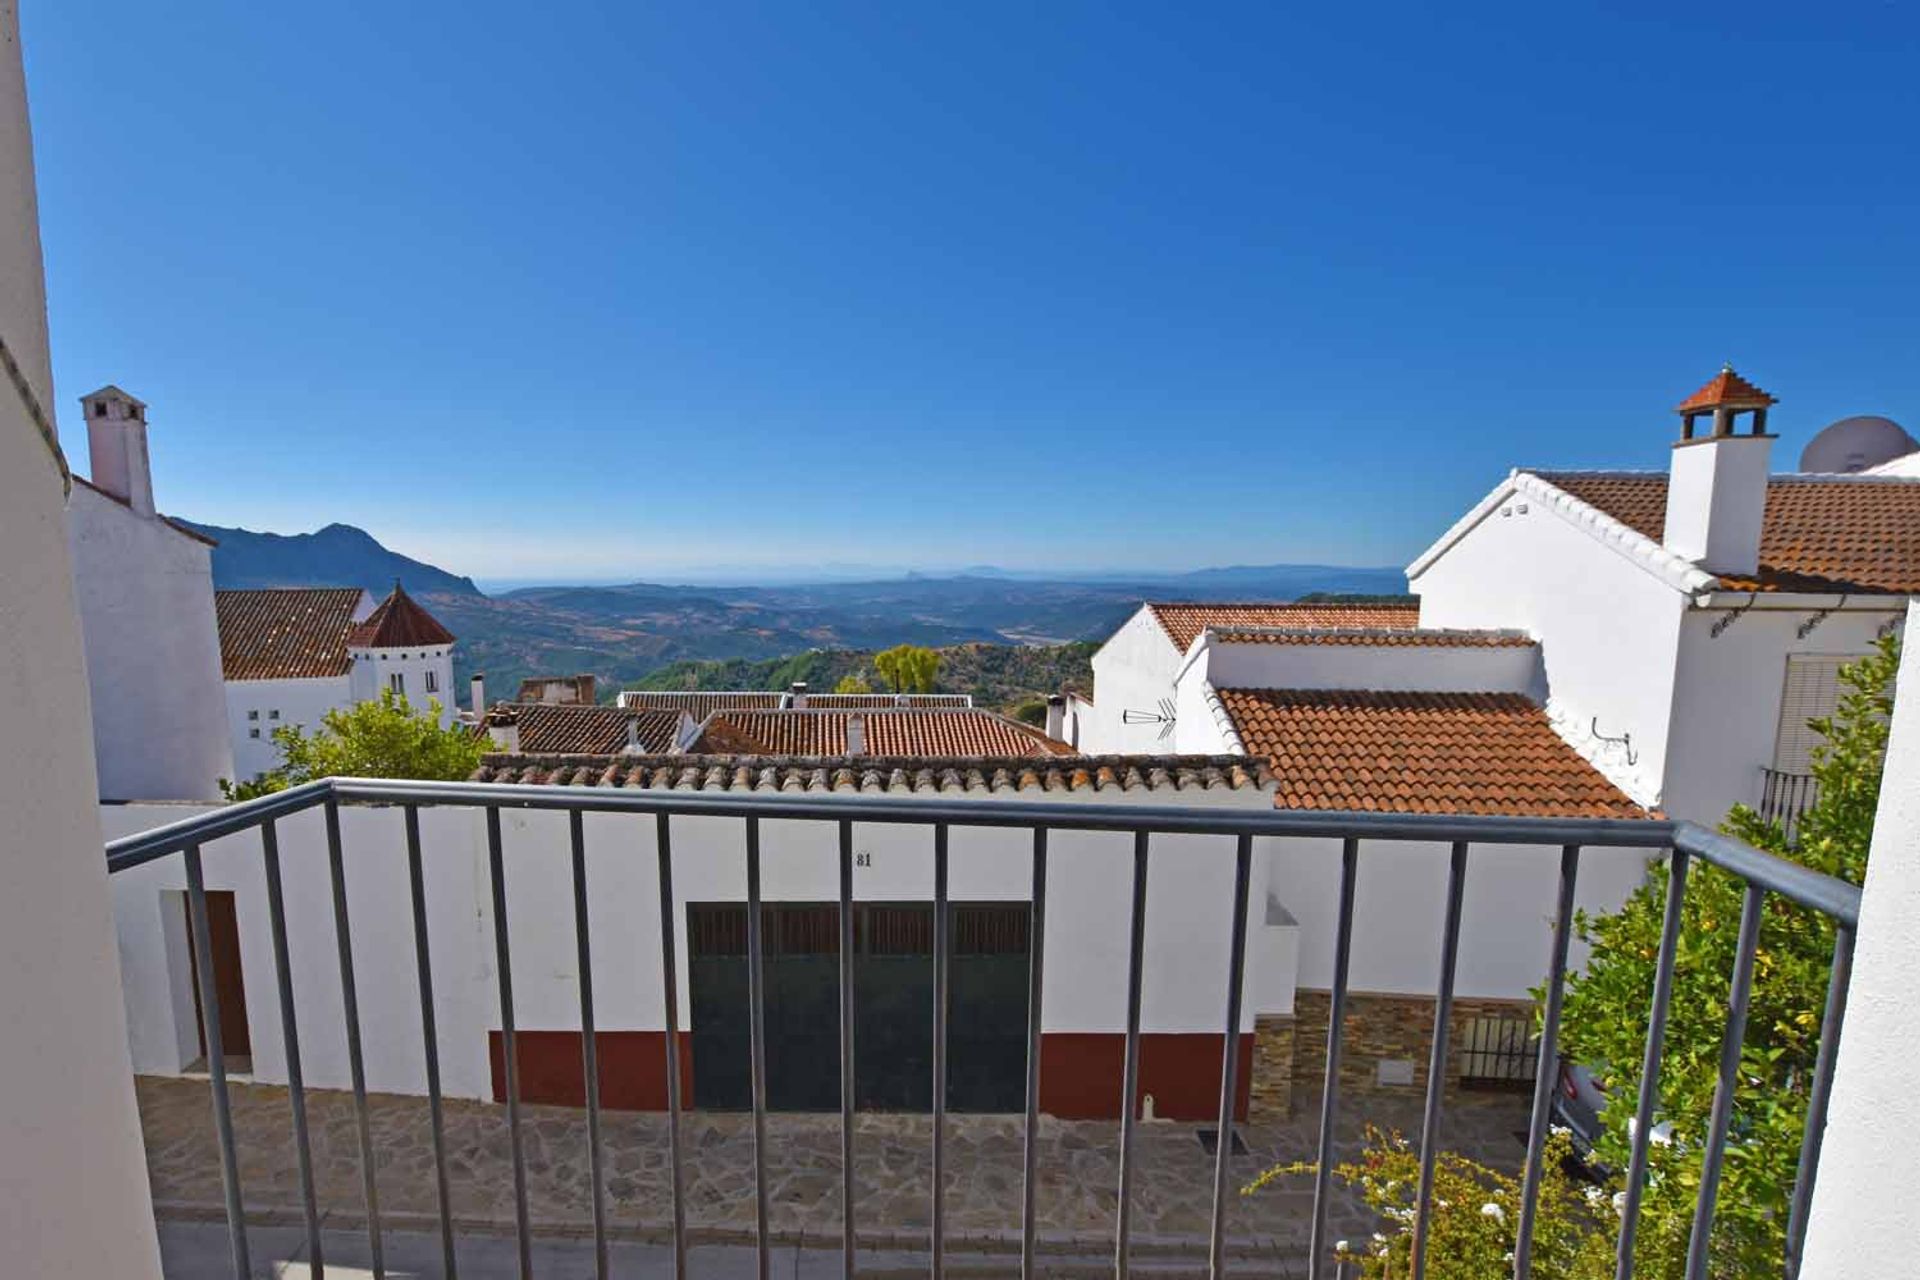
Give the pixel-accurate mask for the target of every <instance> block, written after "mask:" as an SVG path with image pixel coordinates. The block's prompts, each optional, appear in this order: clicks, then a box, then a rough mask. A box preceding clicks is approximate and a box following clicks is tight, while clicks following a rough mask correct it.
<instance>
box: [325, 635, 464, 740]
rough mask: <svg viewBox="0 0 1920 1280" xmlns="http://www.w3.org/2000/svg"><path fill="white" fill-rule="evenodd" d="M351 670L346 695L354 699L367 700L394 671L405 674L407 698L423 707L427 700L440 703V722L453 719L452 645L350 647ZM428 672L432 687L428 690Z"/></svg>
mask: <svg viewBox="0 0 1920 1280" xmlns="http://www.w3.org/2000/svg"><path fill="white" fill-rule="evenodd" d="M348 652H349V653H350V654H351V655H352V657H353V669H352V671H351V673H350V678H351V684H352V687H351V690H350V695H349V696H350V697H351V699H352V701H354V702H370V701H372V700H373V699H375V698H378V697H379V696H380V692H381V690H383V689H385V688H386V687H387V677H388V676H390V675H393V674H395V673H396V672H397V673H399V674H400V675H402V676H405V677H406V696H407V701H408V702H410V703H412V704H413V705H414V706H415V707H419V708H423V709H424V708H425V707H426V705H427V702H428V700H429V699H432V700H436V701H438V702H439V703H440V725H441V727H442V728H445V727H446V726H447V725H449V724H451V723H452V722H453V713H454V708H455V704H456V702H457V699H456V698H455V696H454V695H455V691H454V688H453V646H452V645H438V646H435V647H433V648H426V649H418V648H416V649H350V650H349V651H348ZM429 675H431V676H432V678H433V680H432V683H433V684H434V688H432V689H429V688H428V687H427V685H428V676H429Z"/></svg>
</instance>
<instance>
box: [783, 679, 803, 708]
mask: <svg viewBox="0 0 1920 1280" xmlns="http://www.w3.org/2000/svg"><path fill="white" fill-rule="evenodd" d="M787 705H788V706H789V707H791V708H792V709H793V710H795V711H805V710H806V709H807V682H806V681H805V680H795V681H794V682H793V687H792V688H791V689H790V690H788V692H787Z"/></svg>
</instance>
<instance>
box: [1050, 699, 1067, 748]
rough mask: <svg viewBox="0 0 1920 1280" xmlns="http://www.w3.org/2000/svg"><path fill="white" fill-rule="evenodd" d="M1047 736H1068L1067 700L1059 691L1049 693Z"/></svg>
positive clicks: (1062, 737)
mask: <svg viewBox="0 0 1920 1280" xmlns="http://www.w3.org/2000/svg"><path fill="white" fill-rule="evenodd" d="M1047 736H1048V737H1049V738H1061V739H1064V738H1065V737H1066V736H1067V700H1066V698H1065V697H1064V696H1063V695H1061V694H1058V693H1050V694H1048V695H1047Z"/></svg>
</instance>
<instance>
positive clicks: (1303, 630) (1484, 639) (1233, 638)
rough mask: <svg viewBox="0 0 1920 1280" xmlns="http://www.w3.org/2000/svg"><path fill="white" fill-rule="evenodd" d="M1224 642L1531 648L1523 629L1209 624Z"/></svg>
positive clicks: (1415, 647) (1400, 646)
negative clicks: (1484, 629) (1411, 628)
mask: <svg viewBox="0 0 1920 1280" xmlns="http://www.w3.org/2000/svg"><path fill="white" fill-rule="evenodd" d="M1207 630H1209V631H1211V632H1213V637H1214V639H1215V640H1217V641H1219V642H1221V643H1223V644H1338V645H1364V646H1381V647H1384V648H1410V649H1499V648H1530V647H1532V645H1533V643H1534V641H1533V637H1532V636H1529V635H1528V634H1527V633H1526V632H1524V631H1470V630H1443V629H1440V628H1433V629H1428V630H1421V629H1417V628H1416V629H1414V630H1411V631H1408V630H1404V629H1401V628H1398V627H1230V628H1226V629H1222V628H1219V627H1208V628H1207Z"/></svg>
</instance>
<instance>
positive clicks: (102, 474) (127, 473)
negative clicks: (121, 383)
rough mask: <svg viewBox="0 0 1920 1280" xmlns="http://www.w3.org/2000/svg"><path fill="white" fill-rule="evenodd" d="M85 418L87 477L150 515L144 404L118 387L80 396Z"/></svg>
mask: <svg viewBox="0 0 1920 1280" xmlns="http://www.w3.org/2000/svg"><path fill="white" fill-rule="evenodd" d="M80 412H82V413H83V414H85V415H86V418H87V454H88V458H89V460H90V462H91V465H92V468H93V474H92V475H91V476H89V477H88V478H89V479H91V480H92V481H93V484H94V487H95V488H97V489H102V490H105V491H106V492H107V493H109V494H111V495H112V496H114V497H116V498H118V499H120V500H121V501H122V502H124V503H126V504H127V506H129V507H131V508H132V509H133V510H134V511H137V512H138V513H140V514H141V515H143V516H150V515H152V514H153V467H152V464H151V463H149V461H148V460H147V406H146V405H144V404H142V403H141V402H140V401H138V400H135V399H134V398H133V397H132V396H130V395H128V394H127V393H126V392H124V391H122V390H121V389H120V388H118V387H113V386H107V387H102V388H100V389H99V390H98V391H96V392H94V393H93V394H92V395H90V396H81V397H80Z"/></svg>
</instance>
